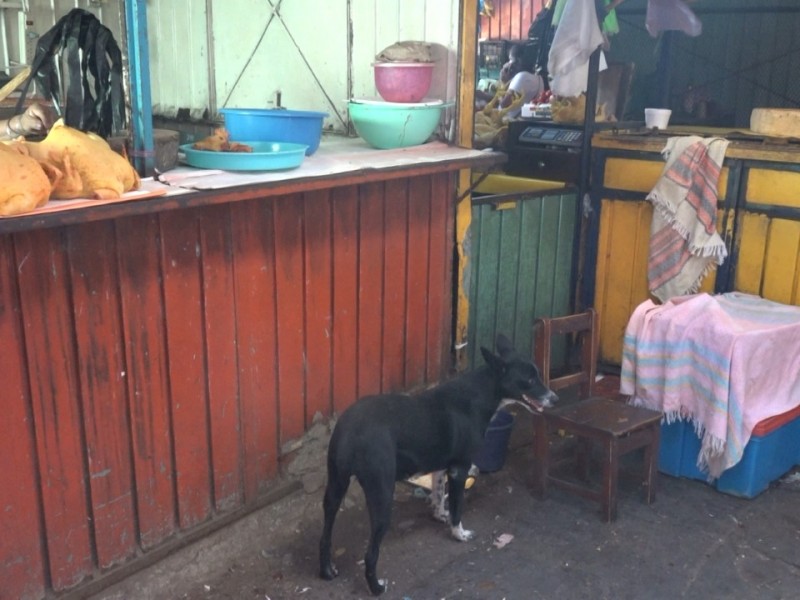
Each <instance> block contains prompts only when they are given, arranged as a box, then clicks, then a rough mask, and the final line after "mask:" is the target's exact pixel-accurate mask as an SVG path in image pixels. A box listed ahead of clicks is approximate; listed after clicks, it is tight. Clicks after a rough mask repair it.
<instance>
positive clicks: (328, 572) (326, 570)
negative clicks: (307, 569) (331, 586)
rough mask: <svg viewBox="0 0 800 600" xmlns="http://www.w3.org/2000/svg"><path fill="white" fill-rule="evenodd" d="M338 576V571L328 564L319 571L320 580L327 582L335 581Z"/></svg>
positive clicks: (331, 564)
mask: <svg viewBox="0 0 800 600" xmlns="http://www.w3.org/2000/svg"><path fill="white" fill-rule="evenodd" d="M338 574H339V570H338V569H337V568H336V567H334V566H333V563H328V564H327V565H326V566H324V567H322V568H321V569H320V570H319V576H320V577H321V578H322V579H327V580H328V581H330V580H331V579H335V578H336V576H337V575H338Z"/></svg>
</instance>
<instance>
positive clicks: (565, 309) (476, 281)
mask: <svg viewBox="0 0 800 600" xmlns="http://www.w3.org/2000/svg"><path fill="white" fill-rule="evenodd" d="M576 203H577V194H576V193H574V192H570V193H566V194H553V195H549V196H539V197H532V198H524V197H522V198H521V199H520V200H518V201H516V202H515V203H513V204H512V206H510V207H508V206H507V207H505V208H503V209H500V210H498V209H497V208H495V206H494V205H492V204H478V205H475V206H474V207H473V209H472V233H471V240H470V248H471V252H470V255H469V263H468V265H469V269H470V280H469V281H470V284H469V295H470V302H469V304H470V315H469V323H470V328H469V344H468V353H467V354H468V356H469V364H470V365H471V366H476V365H481V364H483V358H481V354H480V347H481V346H486V347H489V348H492V347H493V345H494V339H495V336H496V335H497V333H504V334H505V335H507V336H508V337H510V338H511V340H512V341H513V342H514V345H515V346H516V348H517V349H518V350H520V351H521V352H531V349H532V341H533V321H534V319H536V318H538V317H553V316H563V315H567V314H570V312H572V311H571V309H572V298H571V283H572V259H573V249H574V247H575V239H576V227H575V217H576Z"/></svg>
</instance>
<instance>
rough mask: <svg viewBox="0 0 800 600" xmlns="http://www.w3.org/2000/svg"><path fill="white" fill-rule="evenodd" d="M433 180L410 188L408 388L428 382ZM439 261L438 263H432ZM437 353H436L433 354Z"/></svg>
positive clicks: (406, 328) (406, 327)
mask: <svg viewBox="0 0 800 600" xmlns="http://www.w3.org/2000/svg"><path fill="white" fill-rule="evenodd" d="M430 220H431V179H430V177H419V178H416V179H412V180H410V181H409V186H408V251H407V255H408V276H407V278H406V306H407V310H406V314H405V322H404V323H403V330H404V332H405V346H406V352H405V385H406V387H410V388H413V387H417V386H419V385H421V384H422V383H424V382H425V365H426V362H427V360H428V356H429V354H430V353H431V348H429V347H428V339H427V336H428V319H427V313H428V273H429V271H430V267H431V256H430V252H429V250H430V247H429V243H428V240H429V239H430V226H431V223H430ZM433 260H436V259H433ZM434 351H435V350H434Z"/></svg>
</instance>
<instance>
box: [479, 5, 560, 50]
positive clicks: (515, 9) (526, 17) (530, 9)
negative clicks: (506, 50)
mask: <svg viewBox="0 0 800 600" xmlns="http://www.w3.org/2000/svg"><path fill="white" fill-rule="evenodd" d="M546 3H547V0H487V1H486V5H487V6H489V5H491V7H492V8H491V15H492V16H486V15H485V14H484V15H481V20H480V31H479V33H478V37H479V38H480V39H482V40H483V39H488V40H498V39H502V40H524V39H526V38H527V37H528V28H529V27H530V26H531V23H533V20H534V19H535V18H536V15H537V14H539V11H541V10H542V8H544V5H545V4H546Z"/></svg>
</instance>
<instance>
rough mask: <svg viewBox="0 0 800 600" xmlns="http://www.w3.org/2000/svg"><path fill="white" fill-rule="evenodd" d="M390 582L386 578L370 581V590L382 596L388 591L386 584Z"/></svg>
mask: <svg viewBox="0 0 800 600" xmlns="http://www.w3.org/2000/svg"><path fill="white" fill-rule="evenodd" d="M388 583H389V582H388V581H387V580H386V579H376V580H375V581H368V582H367V585H369V591H370V593H371V594H372V595H373V596H380V595H381V594H382V593H383V592H385V591H386V586H387V584H388Z"/></svg>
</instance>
